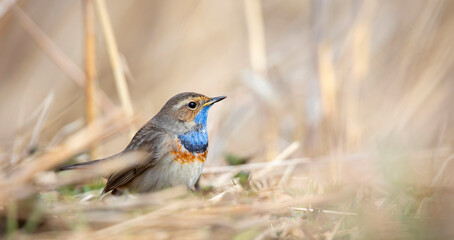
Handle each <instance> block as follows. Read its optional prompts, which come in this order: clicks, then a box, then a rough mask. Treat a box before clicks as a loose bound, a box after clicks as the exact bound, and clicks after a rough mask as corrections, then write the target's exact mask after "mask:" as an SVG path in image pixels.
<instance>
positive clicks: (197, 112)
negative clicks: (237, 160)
mask: <svg viewBox="0 0 454 240" xmlns="http://www.w3.org/2000/svg"><path fill="white" fill-rule="evenodd" d="M224 98H225V97H215V98H209V97H206V96H204V95H202V94H198V93H193V92H187V93H180V94H178V95H176V96H174V97H172V98H171V99H170V100H169V101H167V103H166V104H165V105H164V106H163V107H162V109H161V110H160V111H159V112H158V113H157V114H156V115H155V116H154V117H153V118H152V119H151V120H150V121H149V122H148V123H146V124H145V125H144V126H143V127H142V128H141V129H140V130H139V131H138V132H137V133H136V134H135V136H134V137H133V138H132V140H131V142H130V143H129V144H128V146H127V147H126V148H125V149H124V150H123V151H122V152H121V153H119V154H117V155H114V156H118V155H122V154H124V153H128V152H131V151H138V152H140V153H141V154H140V156H141V159H139V161H138V162H137V163H136V164H135V165H133V166H131V167H128V168H125V169H119V170H117V171H115V172H114V173H112V174H111V175H110V176H109V177H108V180H107V184H106V186H105V188H104V190H103V193H106V192H109V191H117V190H118V189H123V188H126V189H129V190H132V191H137V192H150V191H156V190H160V189H162V188H165V187H170V186H175V185H186V186H187V187H189V188H193V186H194V184H195V182H196V181H197V179H198V178H199V177H200V174H201V172H202V168H203V164H204V161H205V159H206V154H207V147H208V135H207V132H206V122H207V114H208V110H209V108H210V107H211V106H212V104H213V103H216V102H218V101H221V100H222V99H224ZM114 156H113V157H114ZM110 158H112V157H109V158H106V159H101V160H95V161H92V162H87V163H81V164H74V165H69V166H65V167H62V168H60V169H59V170H70V169H78V168H81V166H85V165H88V164H96V163H98V162H100V161H108V159H110Z"/></svg>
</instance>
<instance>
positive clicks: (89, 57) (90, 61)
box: [84, 0, 97, 159]
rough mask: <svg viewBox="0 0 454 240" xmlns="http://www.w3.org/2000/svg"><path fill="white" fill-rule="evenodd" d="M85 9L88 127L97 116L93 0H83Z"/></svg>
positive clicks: (92, 150) (92, 151) (94, 149)
mask: <svg viewBox="0 0 454 240" xmlns="http://www.w3.org/2000/svg"><path fill="white" fill-rule="evenodd" d="M84 8H85V11H84V12H85V115H86V124H87V125H90V124H91V123H92V122H93V121H94V120H95V119H96V116H97V109H96V104H95V100H94V99H95V97H96V46H95V44H96V41H95V14H94V4H93V0H84ZM90 157H91V158H92V159H96V158H97V147H96V144H95V145H93V146H92V147H91V148H90Z"/></svg>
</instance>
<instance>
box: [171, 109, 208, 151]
mask: <svg viewBox="0 0 454 240" xmlns="http://www.w3.org/2000/svg"><path fill="white" fill-rule="evenodd" d="M210 108H211V105H208V106H206V107H204V108H202V110H200V112H199V113H198V114H197V115H196V116H195V118H194V122H195V124H196V127H195V128H194V129H193V130H191V131H189V132H186V133H184V134H181V135H178V140H180V143H181V144H183V146H184V148H186V149H187V150H188V151H189V152H191V153H203V152H205V151H206V150H207V148H208V133H207V118H208V110H209V109H210Z"/></svg>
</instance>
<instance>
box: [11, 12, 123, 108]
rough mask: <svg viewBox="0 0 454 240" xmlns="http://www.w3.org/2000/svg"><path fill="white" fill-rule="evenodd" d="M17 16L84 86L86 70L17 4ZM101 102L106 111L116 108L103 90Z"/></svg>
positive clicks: (99, 102) (71, 75) (65, 70)
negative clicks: (67, 54)
mask: <svg viewBox="0 0 454 240" xmlns="http://www.w3.org/2000/svg"><path fill="white" fill-rule="evenodd" d="M13 11H14V13H15V16H16V17H17V19H18V20H19V23H20V25H21V27H22V28H23V29H24V30H25V31H26V32H27V33H28V35H30V37H31V38H32V39H33V40H34V41H35V42H36V43H37V44H38V46H39V47H40V48H41V49H42V50H43V51H44V53H46V54H47V56H49V58H50V59H51V60H52V61H53V62H54V63H55V64H56V65H57V67H59V68H60V69H61V70H62V71H63V73H65V74H66V75H67V76H68V77H69V78H70V79H71V80H73V81H74V82H75V83H76V84H77V85H79V86H81V87H83V86H84V85H85V83H84V79H85V74H84V72H83V71H82V70H81V69H80V68H79V67H78V66H77V65H76V64H75V63H74V62H73V61H72V60H71V59H70V58H69V57H68V56H66V54H65V53H64V52H63V51H62V50H61V49H60V48H59V47H58V46H57V45H56V44H55V43H54V42H53V41H52V39H50V38H49V37H48V36H47V35H46V34H45V33H44V32H43V31H42V30H41V29H40V28H39V26H38V25H36V23H35V22H34V21H33V20H32V19H31V18H30V17H29V16H28V14H27V13H25V12H24V11H23V10H22V8H20V7H19V6H17V5H15V6H14V7H13ZM96 102H97V104H99V105H100V106H101V107H102V109H103V110H104V111H105V112H109V111H111V110H113V109H114V108H115V106H114V104H113V103H112V102H111V101H110V99H109V98H108V97H107V96H106V95H105V93H104V92H103V91H99V92H98V95H97V98H96Z"/></svg>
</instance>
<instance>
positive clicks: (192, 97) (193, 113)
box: [156, 92, 226, 130]
mask: <svg viewBox="0 0 454 240" xmlns="http://www.w3.org/2000/svg"><path fill="white" fill-rule="evenodd" d="M224 98H226V97H225V96H220V97H212V98H210V97H207V96H205V95H202V94H199V93H193V92H185V93H180V94H178V95H176V96H174V97H172V98H171V99H170V100H169V101H167V103H166V104H165V105H164V106H163V107H162V109H161V111H160V112H159V113H158V114H157V115H156V116H157V118H158V119H159V121H160V122H162V121H165V122H167V123H169V124H175V125H179V126H180V127H179V128H184V129H186V130H187V129H190V128H193V127H203V128H205V127H206V124H207V117H208V110H209V109H210V108H211V107H212V106H213V104H214V103H216V102H219V101H221V100H223V99H224ZM174 127H177V126H174ZM175 130H178V129H175ZM180 130H182V129H180Z"/></svg>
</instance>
